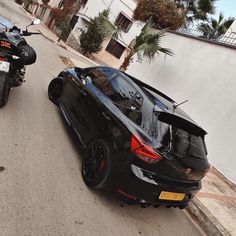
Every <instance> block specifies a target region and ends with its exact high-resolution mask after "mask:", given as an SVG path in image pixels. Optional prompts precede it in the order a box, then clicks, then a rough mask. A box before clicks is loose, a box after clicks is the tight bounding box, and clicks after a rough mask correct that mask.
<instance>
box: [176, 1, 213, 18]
mask: <svg viewBox="0 0 236 236" xmlns="http://www.w3.org/2000/svg"><path fill="white" fill-rule="evenodd" d="M215 1H217V0H175V2H176V3H177V6H178V7H179V8H182V9H185V10H186V12H187V20H188V21H190V22H192V21H194V20H207V19H208V14H214V13H215V5H214V4H215Z"/></svg>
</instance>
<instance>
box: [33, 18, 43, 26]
mask: <svg viewBox="0 0 236 236" xmlns="http://www.w3.org/2000/svg"><path fill="white" fill-rule="evenodd" d="M40 22H41V21H40V19H35V20H34V21H33V22H32V25H39V24H40Z"/></svg>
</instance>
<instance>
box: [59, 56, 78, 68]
mask: <svg viewBox="0 0 236 236" xmlns="http://www.w3.org/2000/svg"><path fill="white" fill-rule="evenodd" d="M60 58H61V60H62V61H63V63H64V64H65V65H66V66H68V67H75V64H74V63H73V62H72V61H71V60H70V58H67V57H62V56H60Z"/></svg>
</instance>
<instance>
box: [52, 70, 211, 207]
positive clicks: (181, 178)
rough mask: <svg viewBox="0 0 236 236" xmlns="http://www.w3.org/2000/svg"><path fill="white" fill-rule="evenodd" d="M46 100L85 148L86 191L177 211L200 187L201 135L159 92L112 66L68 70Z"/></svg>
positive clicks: (204, 153) (203, 154)
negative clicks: (102, 191) (100, 191)
mask: <svg viewBox="0 0 236 236" xmlns="http://www.w3.org/2000/svg"><path fill="white" fill-rule="evenodd" d="M48 95H49V99H50V100H51V101H52V102H53V103H55V104H56V105H58V106H59V108H60V109H61V111H62V114H63V115H64V117H65V120H66V121H67V123H68V124H69V125H70V126H71V127H72V129H73V130H74V131H75V133H76V134H77V136H78V138H79V140H80V142H81V143H82V145H83V147H84V149H85V152H84V156H83V160H82V177H83V180H84V182H85V184H86V185H87V186H89V187H92V188H107V189H109V190H112V191H114V192H116V193H117V194H119V195H121V196H123V197H125V198H126V199H129V200H130V201H131V202H134V203H137V204H140V205H141V206H143V207H146V206H148V205H154V206H159V205H165V206H167V207H172V206H173V207H179V208H181V209H182V208H184V207H185V206H187V205H188V202H189V201H190V200H191V198H192V197H193V196H194V195H195V193H196V192H198V191H199V190H200V189H201V179H202V178H203V177H204V175H205V174H206V172H207V170H208V169H209V163H208V160H207V150H206V145H205V141H204V137H205V135H206V131H205V130H203V129H202V128H201V127H199V126H198V125H197V124H196V123H195V122H194V121H193V120H192V119H191V118H190V117H189V116H188V115H186V114H185V113H184V112H183V111H182V110H181V109H180V108H179V106H178V104H176V103H175V102H174V101H173V100H172V99H171V98H169V97H168V96H166V95H165V94H163V93H161V92H160V91H158V90H157V89H155V88H152V87H151V86H149V85H147V84H145V83H143V82H141V81H139V80H137V79H135V78H134V77H132V76H130V75H128V74H125V73H124V72H121V71H118V70H116V69H113V68H110V67H91V68H85V69H81V68H78V67H74V68H67V69H65V70H64V71H62V72H61V73H60V74H59V75H58V77H57V78H55V79H53V80H52V81H51V82H50V84H49V87H48Z"/></svg>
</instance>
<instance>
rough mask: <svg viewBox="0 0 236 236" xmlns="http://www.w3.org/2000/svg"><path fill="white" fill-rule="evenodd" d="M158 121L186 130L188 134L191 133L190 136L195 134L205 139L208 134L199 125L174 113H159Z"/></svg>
mask: <svg viewBox="0 0 236 236" xmlns="http://www.w3.org/2000/svg"><path fill="white" fill-rule="evenodd" d="M158 114H159V115H158V120H160V121H162V122H164V123H167V124H169V125H173V126H175V127H176V128H179V129H182V130H185V131H186V132H189V133H190V134H193V135H195V136H201V137H204V136H205V135H206V134H207V132H206V131H205V130H204V129H202V128H201V127H199V126H198V125H196V124H194V123H192V122H190V121H188V120H186V119H184V118H182V117H180V116H177V115H175V114H173V113H168V112H164V111H159V112H158Z"/></svg>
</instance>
